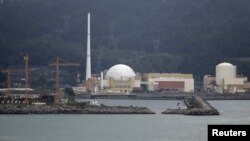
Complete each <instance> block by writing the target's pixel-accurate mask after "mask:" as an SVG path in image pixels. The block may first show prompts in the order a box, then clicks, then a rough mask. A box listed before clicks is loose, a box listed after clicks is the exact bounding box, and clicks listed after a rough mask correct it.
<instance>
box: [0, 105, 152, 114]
mask: <svg viewBox="0 0 250 141" xmlns="http://www.w3.org/2000/svg"><path fill="white" fill-rule="evenodd" d="M1 114H155V113H154V112H153V111H152V110H150V109H149V108H147V107H138V106H106V105H100V106H94V105H84V104H81V103H78V104H76V105H69V104H53V105H29V106H26V105H25V104H18V105H16V104H0V115H1Z"/></svg>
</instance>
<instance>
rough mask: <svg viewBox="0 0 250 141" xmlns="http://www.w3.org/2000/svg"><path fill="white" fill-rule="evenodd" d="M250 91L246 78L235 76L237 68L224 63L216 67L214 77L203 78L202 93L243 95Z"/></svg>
mask: <svg viewBox="0 0 250 141" xmlns="http://www.w3.org/2000/svg"><path fill="white" fill-rule="evenodd" d="M249 90H250V83H249V82H248V78H247V77H244V76H239V75H237V67H236V66H235V65H232V64H230V63H227V62H224V63H220V64H218V65H216V68H215V77H214V76H211V75H205V76H204V91H206V92H217V93H221V94H223V93H245V92H247V91H249Z"/></svg>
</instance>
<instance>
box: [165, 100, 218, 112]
mask: <svg viewBox="0 0 250 141" xmlns="http://www.w3.org/2000/svg"><path fill="white" fill-rule="evenodd" d="M184 103H185V105H186V106H187V109H167V110H166V111H164V112H162V114H184V115H219V112H218V111H217V110H216V109H215V108H214V107H212V106H211V105H210V104H209V103H208V102H206V101H205V100H203V99H202V98H201V97H199V96H193V97H190V98H186V99H184Z"/></svg>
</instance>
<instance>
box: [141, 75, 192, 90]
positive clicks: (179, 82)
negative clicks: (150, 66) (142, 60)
mask: <svg viewBox="0 0 250 141" xmlns="http://www.w3.org/2000/svg"><path fill="white" fill-rule="evenodd" d="M143 81H145V82H144V83H145V84H146V88H147V90H148V91H164V92H188V93H190V92H191V93H192V92H194V79H193V75H192V74H182V73H148V74H145V75H144V76H143Z"/></svg>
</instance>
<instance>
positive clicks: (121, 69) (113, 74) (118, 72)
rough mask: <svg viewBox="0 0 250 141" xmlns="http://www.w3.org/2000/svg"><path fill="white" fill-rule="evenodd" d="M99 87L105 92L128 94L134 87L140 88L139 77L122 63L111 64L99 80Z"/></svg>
mask: <svg viewBox="0 0 250 141" xmlns="http://www.w3.org/2000/svg"><path fill="white" fill-rule="evenodd" d="M101 82H102V83H101V84H102V85H103V86H102V85H101V88H103V90H102V91H103V92H105V93H115V94H130V93H131V92H132V91H133V90H134V89H137V88H140V86H141V77H140V76H137V75H136V74H135V72H134V70H133V69H132V68H131V67H129V66H127V65H124V64H118V65H114V66H112V67H111V68H110V69H109V70H108V71H107V72H106V75H105V78H104V80H101Z"/></svg>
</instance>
